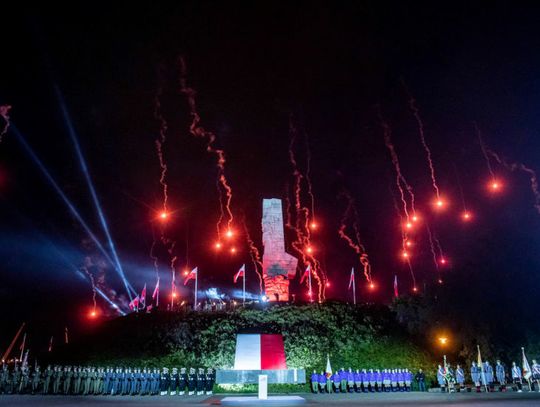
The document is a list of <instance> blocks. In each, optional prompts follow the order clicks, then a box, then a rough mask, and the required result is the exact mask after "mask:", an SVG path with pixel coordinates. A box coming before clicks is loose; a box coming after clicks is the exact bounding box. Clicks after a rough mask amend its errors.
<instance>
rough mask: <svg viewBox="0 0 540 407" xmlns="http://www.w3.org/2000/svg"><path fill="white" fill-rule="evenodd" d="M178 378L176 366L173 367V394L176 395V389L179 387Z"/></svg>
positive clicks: (171, 393)
mask: <svg viewBox="0 0 540 407" xmlns="http://www.w3.org/2000/svg"><path fill="white" fill-rule="evenodd" d="M178 378H179V377H178V369H177V368H176V367H173V369H172V373H171V392H170V395H171V396H176V391H177V390H176V389H177V388H178Z"/></svg>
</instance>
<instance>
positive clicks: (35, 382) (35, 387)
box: [32, 366, 41, 394]
mask: <svg viewBox="0 0 540 407" xmlns="http://www.w3.org/2000/svg"><path fill="white" fill-rule="evenodd" d="M40 383H41V371H40V369H39V366H36V368H35V369H34V371H33V372H32V394H36V393H37V392H38V391H39V384H40Z"/></svg>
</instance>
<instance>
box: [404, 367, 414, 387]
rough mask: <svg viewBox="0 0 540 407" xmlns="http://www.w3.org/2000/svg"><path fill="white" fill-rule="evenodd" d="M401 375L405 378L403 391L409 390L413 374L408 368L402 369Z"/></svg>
mask: <svg viewBox="0 0 540 407" xmlns="http://www.w3.org/2000/svg"><path fill="white" fill-rule="evenodd" d="M403 377H404V379H405V391H411V385H412V379H413V375H412V373H411V372H410V371H409V369H404V371H403Z"/></svg>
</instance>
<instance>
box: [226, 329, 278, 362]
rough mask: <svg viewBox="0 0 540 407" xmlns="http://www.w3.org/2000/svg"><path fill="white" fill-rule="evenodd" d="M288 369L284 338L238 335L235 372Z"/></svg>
mask: <svg viewBox="0 0 540 407" xmlns="http://www.w3.org/2000/svg"><path fill="white" fill-rule="evenodd" d="M269 369H287V363H286V361H285V347H284V345H283V336H281V335H278V334H238V335H236V354H235V358H234V370H269Z"/></svg>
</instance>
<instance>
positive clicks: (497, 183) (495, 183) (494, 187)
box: [489, 180, 502, 192]
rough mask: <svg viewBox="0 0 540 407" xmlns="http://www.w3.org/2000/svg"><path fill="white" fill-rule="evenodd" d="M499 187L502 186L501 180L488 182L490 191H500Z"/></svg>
mask: <svg viewBox="0 0 540 407" xmlns="http://www.w3.org/2000/svg"><path fill="white" fill-rule="evenodd" d="M501 187H502V184H501V182H500V181H497V180H492V181H491V182H490V184H489V189H491V191H492V192H498V191H500V189H501Z"/></svg>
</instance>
